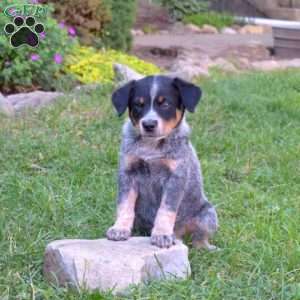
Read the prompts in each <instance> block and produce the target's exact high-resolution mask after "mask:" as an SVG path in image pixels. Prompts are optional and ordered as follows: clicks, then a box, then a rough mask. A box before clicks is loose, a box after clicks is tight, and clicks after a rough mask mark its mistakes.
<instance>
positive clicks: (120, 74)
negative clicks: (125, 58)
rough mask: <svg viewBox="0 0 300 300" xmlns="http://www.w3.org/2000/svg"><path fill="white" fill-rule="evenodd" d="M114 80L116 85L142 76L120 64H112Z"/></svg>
mask: <svg viewBox="0 0 300 300" xmlns="http://www.w3.org/2000/svg"><path fill="white" fill-rule="evenodd" d="M114 72H115V80H116V82H117V84H118V85H122V84H125V83H127V82H129V81H131V80H139V79H141V78H143V77H144V76H143V75H141V74H139V73H137V72H135V71H134V70H132V69H130V68H129V67H127V66H125V65H122V64H114Z"/></svg>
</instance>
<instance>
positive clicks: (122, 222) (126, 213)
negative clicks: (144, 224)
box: [114, 189, 137, 230]
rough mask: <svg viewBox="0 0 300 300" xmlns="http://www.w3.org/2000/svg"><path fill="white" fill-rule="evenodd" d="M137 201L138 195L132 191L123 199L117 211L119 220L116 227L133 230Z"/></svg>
mask: <svg viewBox="0 0 300 300" xmlns="http://www.w3.org/2000/svg"><path fill="white" fill-rule="evenodd" d="M136 199H137V193H136V192H135V191H134V190H133V189H131V190H130V191H129V193H128V195H127V196H126V197H125V198H124V199H122V201H121V203H120V204H119V205H118V209H117V220H116V222H115V225H114V227H116V228H120V229H125V230H131V229H132V226H133V221H134V216H135V213H134V208H135V202H136Z"/></svg>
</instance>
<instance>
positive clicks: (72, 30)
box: [68, 26, 77, 37]
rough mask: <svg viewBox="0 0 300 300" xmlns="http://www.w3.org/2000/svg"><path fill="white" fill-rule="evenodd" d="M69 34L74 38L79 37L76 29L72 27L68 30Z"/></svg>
mask: <svg viewBox="0 0 300 300" xmlns="http://www.w3.org/2000/svg"><path fill="white" fill-rule="evenodd" d="M68 33H69V36H72V37H75V36H76V35H77V32H76V29H75V27H73V26H70V27H69V28H68Z"/></svg>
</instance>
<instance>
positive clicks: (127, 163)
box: [125, 155, 139, 170]
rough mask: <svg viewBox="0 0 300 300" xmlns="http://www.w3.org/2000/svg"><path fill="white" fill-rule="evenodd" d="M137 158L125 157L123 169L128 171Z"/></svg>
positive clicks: (132, 156)
mask: <svg viewBox="0 0 300 300" xmlns="http://www.w3.org/2000/svg"><path fill="white" fill-rule="evenodd" d="M138 160H139V159H138V157H136V156H134V155H125V169H126V170H130V169H131V167H132V165H133V164H134V163H136V162H137V161H138Z"/></svg>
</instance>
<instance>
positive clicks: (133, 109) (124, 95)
mask: <svg viewBox="0 0 300 300" xmlns="http://www.w3.org/2000/svg"><path fill="white" fill-rule="evenodd" d="M200 98H201V90H200V88H199V87H197V86H195V85H194V84H192V83H188V82H186V81H184V80H181V79H179V78H175V79H173V78H169V77H166V76H151V77H146V78H143V79H141V80H137V81H131V82H129V83H127V84H126V85H125V86H123V87H121V88H120V89H118V90H117V91H115V92H114V94H113V96H112V102H113V105H114V106H115V108H116V110H117V112H118V113H119V115H122V114H123V113H124V112H125V111H126V109H127V108H128V111H129V120H128V121H127V122H126V123H125V124H124V126H123V136H122V145H121V152H120V165H119V176H118V184H119V192H118V198H117V220H116V222H115V224H114V225H113V226H112V227H111V228H109V229H108V231H107V234H106V235H107V238H108V239H110V240H114V241H121V240H126V239H128V238H129V237H130V235H131V233H132V231H133V230H134V231H135V232H138V233H139V234H146V235H151V243H152V244H154V245H157V246H158V247H162V248H167V247H170V246H172V245H173V244H174V243H175V238H179V239H181V238H182V237H183V236H184V235H185V234H191V235H192V241H193V245H194V246H195V247H197V248H206V249H208V250H213V249H215V246H213V245H210V244H209V238H210V237H211V236H212V235H213V233H214V232H215V231H216V230H217V228H218V218H217V213H216V211H215V208H214V207H213V206H212V205H211V204H210V203H209V202H208V201H207V198H206V196H205V193H204V190H203V181H202V175H201V168H200V163H199V160H198V158H197V154H196V152H195V150H194V148H193V146H192V145H191V143H190V141H189V134H190V130H189V127H188V125H187V123H186V121H185V117H184V114H185V110H188V111H189V112H194V110H195V108H196V105H197V104H198V102H199V100H200Z"/></svg>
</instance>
